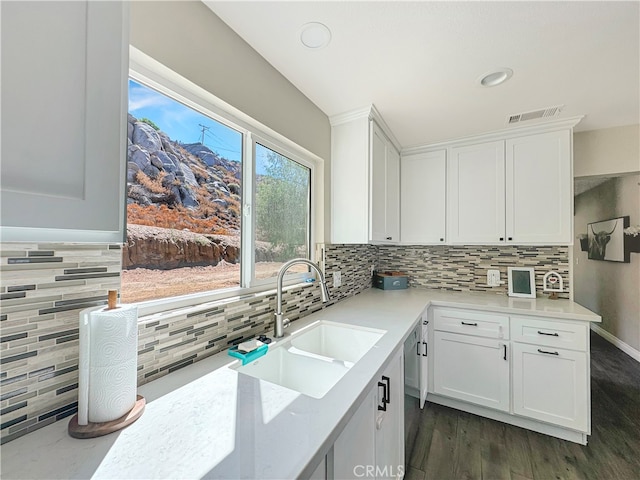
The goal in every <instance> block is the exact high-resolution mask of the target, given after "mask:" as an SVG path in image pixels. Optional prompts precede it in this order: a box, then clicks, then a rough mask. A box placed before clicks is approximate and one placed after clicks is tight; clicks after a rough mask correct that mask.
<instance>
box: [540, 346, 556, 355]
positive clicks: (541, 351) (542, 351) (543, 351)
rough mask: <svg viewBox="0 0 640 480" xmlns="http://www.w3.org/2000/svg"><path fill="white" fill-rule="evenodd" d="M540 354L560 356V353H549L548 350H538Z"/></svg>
mask: <svg viewBox="0 0 640 480" xmlns="http://www.w3.org/2000/svg"><path fill="white" fill-rule="evenodd" d="M538 351H539V352H540V353H546V354H547V355H560V354H559V353H558V352H547V351H546V350H542V349H540V348H539V349H538Z"/></svg>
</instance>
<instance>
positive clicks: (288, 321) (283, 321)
mask: <svg viewBox="0 0 640 480" xmlns="http://www.w3.org/2000/svg"><path fill="white" fill-rule="evenodd" d="M290 324H291V320H289V319H288V318H285V319H284V320H282V328H287V327H288V326H289V325H290Z"/></svg>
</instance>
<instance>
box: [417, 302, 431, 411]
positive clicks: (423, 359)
mask: <svg viewBox="0 0 640 480" xmlns="http://www.w3.org/2000/svg"><path fill="white" fill-rule="evenodd" d="M418 352H419V354H420V382H419V385H420V408H424V403H425V402H426V400H427V391H428V387H429V319H428V317H427V312H425V313H423V314H422V336H421V338H420V349H419V350H418Z"/></svg>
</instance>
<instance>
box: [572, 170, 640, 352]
mask: <svg viewBox="0 0 640 480" xmlns="http://www.w3.org/2000/svg"><path fill="white" fill-rule="evenodd" d="M606 158H607V157H603V158H602V162H603V163H605V162H606ZM622 215H629V216H630V224H631V225H639V224H640V175H637V174H634V175H627V176H622V177H618V178H614V179H612V180H609V181H607V182H605V183H603V184H601V185H599V186H597V187H595V188H593V189H591V190H588V191H586V192H584V193H583V194H581V195H578V196H577V197H576V198H575V224H574V228H575V232H576V235H578V234H581V233H587V224H588V223H590V222H595V221H599V220H606V219H609V218H613V217H617V216H622ZM573 278H574V300H575V301H576V302H578V303H580V304H581V305H584V306H585V307H587V308H589V309H590V310H593V311H594V312H596V313H598V314H600V315H601V316H602V325H601V327H602V328H604V329H605V330H606V331H608V332H609V333H611V334H613V335H614V336H616V337H617V338H619V339H620V340H622V341H623V342H625V343H627V344H628V345H630V346H631V347H633V348H635V349H636V350H640V253H631V263H615V262H604V261H598V260H588V259H587V252H582V251H580V243H579V242H576V243H575V244H574V270H573Z"/></svg>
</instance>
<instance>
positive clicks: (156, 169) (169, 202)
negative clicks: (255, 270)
mask: <svg viewBox="0 0 640 480" xmlns="http://www.w3.org/2000/svg"><path fill="white" fill-rule="evenodd" d="M128 120H129V121H128V139H129V141H128V148H127V186H128V190H127V205H131V204H136V205H138V206H140V207H159V206H161V205H165V206H167V207H170V208H172V209H175V210H176V211H179V212H182V213H183V214H184V216H191V217H193V218H195V219H200V220H205V219H207V218H209V219H215V220H216V221H217V224H216V226H217V227H218V229H224V230H227V231H228V232H229V233H238V232H239V230H240V217H239V208H240V183H241V178H242V172H241V166H240V163H239V162H234V161H231V160H227V159H225V158H222V157H220V156H219V155H218V154H217V153H215V152H213V151H212V150H211V149H209V148H208V147H207V146H205V145H202V144H200V143H192V144H181V143H178V142H175V141H173V140H171V139H170V138H169V136H168V135H167V134H166V133H164V132H163V131H161V130H157V129H156V127H155V126H154V125H151V124H150V123H148V122H145V121H141V120H138V119H137V118H135V117H134V116H133V115H129V118H128ZM230 207H232V208H231V211H234V210H237V214H236V215H233V214H228V215H227V214H225V213H226V212H225V210H228V209H229V208H230ZM233 207H235V208H233ZM185 209H186V210H185ZM147 210H149V213H151V210H150V209H147ZM191 230H198V229H197V228H196V229H191ZM199 233H211V232H207V231H202V232H199Z"/></svg>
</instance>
